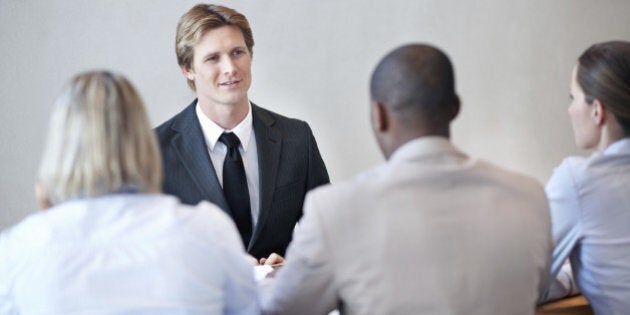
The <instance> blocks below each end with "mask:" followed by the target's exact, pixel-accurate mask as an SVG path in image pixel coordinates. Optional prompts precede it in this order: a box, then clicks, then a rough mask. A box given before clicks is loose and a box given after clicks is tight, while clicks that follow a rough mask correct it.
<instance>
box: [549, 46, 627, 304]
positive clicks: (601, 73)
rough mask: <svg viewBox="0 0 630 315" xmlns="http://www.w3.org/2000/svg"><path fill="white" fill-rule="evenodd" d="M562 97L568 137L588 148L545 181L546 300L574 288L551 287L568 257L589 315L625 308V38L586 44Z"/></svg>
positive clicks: (578, 144) (579, 145) (557, 281)
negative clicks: (548, 233)
mask: <svg viewBox="0 0 630 315" xmlns="http://www.w3.org/2000/svg"><path fill="white" fill-rule="evenodd" d="M570 98H571V105H570V106H569V116H570V117H571V124H572V126H573V132H574V136H575V143H576V145H577V146H578V147H580V148H582V149H593V150H595V152H594V153H593V154H592V155H591V156H590V157H588V158H579V157H569V158H566V159H565V160H564V161H562V164H560V166H558V167H557V168H556V169H555V170H554V173H553V175H552V177H551V179H550V180H549V183H548V184H547V187H546V192H547V196H548V198H549V201H550V208H551V218H552V226H553V238H554V242H555V243H554V244H555V249H554V251H553V264H552V267H551V275H552V277H553V278H554V279H556V282H555V283H554V284H552V287H551V288H552V289H551V290H550V292H549V294H548V296H547V299H553V298H557V297H560V296H562V295H565V294H568V293H569V291H572V290H573V289H575V288H571V287H570V285H569V286H567V285H564V286H563V285H559V284H560V283H562V281H560V280H562V278H561V277H560V276H558V274H559V273H560V270H561V269H562V267H563V262H564V261H565V260H566V259H567V258H568V259H569V261H570V262H571V265H570V266H571V267H572V272H573V275H574V277H575V283H576V284H577V286H578V287H579V289H580V291H581V292H582V293H583V294H584V296H585V297H586V298H587V299H588V300H589V302H590V304H591V306H592V308H593V310H594V311H595V313H596V314H606V315H611V314H627V313H628V310H630V43H629V42H621V41H615V42H605V43H600V44H595V45H593V46H591V47H590V48H589V49H587V50H586V51H585V52H584V53H583V54H582V55H581V56H580V58H579V59H578V62H577V65H576V66H575V68H574V69H573V74H572V80H571V93H570ZM560 274H561V275H563V276H566V275H567V274H566V273H560ZM564 280H567V279H566V278H565V279H564ZM568 280H572V279H568ZM571 282H572V281H565V284H571ZM562 289H564V290H562ZM562 291H564V292H562Z"/></svg>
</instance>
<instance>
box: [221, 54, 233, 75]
mask: <svg viewBox="0 0 630 315" xmlns="http://www.w3.org/2000/svg"><path fill="white" fill-rule="evenodd" d="M235 70H236V65H235V64H234V60H232V58H230V57H227V58H223V62H222V63H221V71H222V72H223V73H225V74H231V73H234V71H235Z"/></svg>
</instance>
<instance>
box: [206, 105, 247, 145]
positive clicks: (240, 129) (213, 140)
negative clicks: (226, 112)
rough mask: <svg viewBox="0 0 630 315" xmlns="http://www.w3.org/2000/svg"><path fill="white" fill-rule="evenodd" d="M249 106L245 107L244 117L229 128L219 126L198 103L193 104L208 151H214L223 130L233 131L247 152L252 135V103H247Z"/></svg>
mask: <svg viewBox="0 0 630 315" xmlns="http://www.w3.org/2000/svg"><path fill="white" fill-rule="evenodd" d="M248 104H249V107H248V109H247V115H246V116H245V118H244V119H243V120H242V121H241V122H240V123H238V125H236V127H234V128H232V129H231V130H226V129H223V128H222V127H221V126H219V125H217V124H216V123H215V122H214V121H212V120H211V119H210V118H208V116H206V115H205V114H204V113H203V111H202V110H201V107H200V106H199V103H197V106H195V112H196V113H197V119H199V124H200V125H201V131H202V132H203V135H204V138H205V139H206V145H207V146H208V149H209V150H210V151H214V146H215V145H216V144H217V142H218V141H219V137H220V136H221V134H222V133H223V132H226V131H227V132H230V131H231V132H233V133H234V134H235V135H236V136H237V137H238V139H239V140H240V141H241V145H242V146H243V151H244V152H247V148H248V147H249V143H250V140H251V137H252V129H253V124H252V104H251V103H249V102H248Z"/></svg>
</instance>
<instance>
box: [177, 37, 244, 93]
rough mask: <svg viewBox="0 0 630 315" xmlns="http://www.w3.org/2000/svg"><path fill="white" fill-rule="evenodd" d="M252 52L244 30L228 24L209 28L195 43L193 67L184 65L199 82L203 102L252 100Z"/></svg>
mask: <svg viewBox="0 0 630 315" xmlns="http://www.w3.org/2000/svg"><path fill="white" fill-rule="evenodd" d="M251 63H252V59H251V53H250V52H249V50H248V49H247V46H246V45H245V39H244V38H243V33H242V32H241V30H240V29H239V28H238V27H236V26H231V25H226V26H221V27H219V28H215V29H212V30H210V31H208V32H206V33H205V34H204V35H203V36H202V37H201V38H200V39H199V42H198V43H197V44H196V45H195V47H194V54H193V62H192V67H191V68H186V67H182V70H183V71H184V74H185V75H186V77H187V78H188V79H189V80H193V81H194V82H195V90H196V93H197V97H198V98H199V102H200V103H201V104H203V105H210V106H220V105H230V106H235V105H243V106H244V104H247V102H248V101H249V100H248V98H247V91H248V90H249V86H250V85H251V81H252V78H251Z"/></svg>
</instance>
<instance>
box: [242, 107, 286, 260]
mask: <svg viewBox="0 0 630 315" xmlns="http://www.w3.org/2000/svg"><path fill="white" fill-rule="evenodd" d="M252 120H253V125H254V133H255V135H256V149H257V150H258V172H259V173H258V174H259V176H260V183H259V190H260V211H259V214H258V222H257V224H256V228H255V229H254V233H253V235H252V239H251V241H250V242H249V248H252V245H253V244H255V243H256V240H257V239H258V237H259V235H260V233H261V231H262V229H263V227H264V225H265V221H266V220H267V217H268V216H269V212H270V211H272V209H271V202H272V200H273V193H274V188H275V187H276V177H277V176H276V175H277V173H278V163H279V161H280V149H281V147H282V136H281V135H280V132H279V131H278V130H276V129H275V128H273V125H274V123H275V120H274V119H273V117H271V116H270V115H269V114H268V113H267V112H265V111H264V110H262V109H261V108H259V107H258V106H256V105H255V104H253V103H252Z"/></svg>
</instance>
